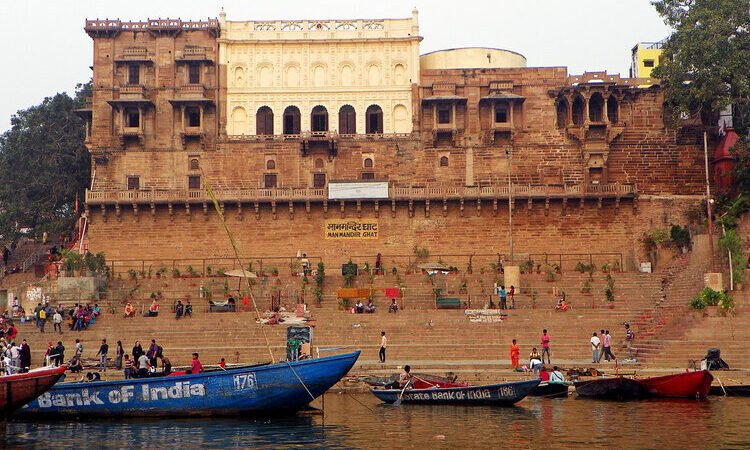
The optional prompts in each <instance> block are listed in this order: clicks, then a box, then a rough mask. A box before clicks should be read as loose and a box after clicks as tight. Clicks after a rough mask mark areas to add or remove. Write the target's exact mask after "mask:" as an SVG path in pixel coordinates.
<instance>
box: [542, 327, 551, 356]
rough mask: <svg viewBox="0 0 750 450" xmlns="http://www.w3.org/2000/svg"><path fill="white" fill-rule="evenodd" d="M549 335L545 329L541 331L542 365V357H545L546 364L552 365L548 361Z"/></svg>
mask: <svg viewBox="0 0 750 450" xmlns="http://www.w3.org/2000/svg"><path fill="white" fill-rule="evenodd" d="M549 340H550V339H549V334H547V329H546V328H545V329H544V330H542V364H544V355H545V354H546V355H547V364H552V361H550V349H549Z"/></svg>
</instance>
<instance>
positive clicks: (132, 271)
mask: <svg viewBox="0 0 750 450" xmlns="http://www.w3.org/2000/svg"><path fill="white" fill-rule="evenodd" d="M128 278H130V279H131V280H137V279H138V272H136V271H135V269H128Z"/></svg>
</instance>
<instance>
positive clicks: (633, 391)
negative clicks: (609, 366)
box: [574, 377, 646, 401]
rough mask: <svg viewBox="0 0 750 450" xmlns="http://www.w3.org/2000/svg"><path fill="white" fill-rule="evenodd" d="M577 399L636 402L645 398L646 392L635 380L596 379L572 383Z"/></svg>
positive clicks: (619, 378) (620, 378) (616, 378)
mask: <svg viewBox="0 0 750 450" xmlns="http://www.w3.org/2000/svg"><path fill="white" fill-rule="evenodd" d="M574 386H575V389H576V393H577V394H578V396H579V397H583V398H595V399H603V400H617V401H625V400H638V399H641V398H644V397H646V390H645V389H644V387H643V385H642V384H641V383H639V382H638V381H636V380H632V379H630V378H623V377H613V378H598V379H593V380H586V381H576V382H575V383H574Z"/></svg>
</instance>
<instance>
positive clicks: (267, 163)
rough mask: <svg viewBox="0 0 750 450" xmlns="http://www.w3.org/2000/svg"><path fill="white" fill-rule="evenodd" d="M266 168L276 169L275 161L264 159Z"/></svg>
mask: <svg viewBox="0 0 750 450" xmlns="http://www.w3.org/2000/svg"><path fill="white" fill-rule="evenodd" d="M266 170H276V161H274V160H273V159H269V160H268V161H266Z"/></svg>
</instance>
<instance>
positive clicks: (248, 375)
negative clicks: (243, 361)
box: [17, 351, 360, 418]
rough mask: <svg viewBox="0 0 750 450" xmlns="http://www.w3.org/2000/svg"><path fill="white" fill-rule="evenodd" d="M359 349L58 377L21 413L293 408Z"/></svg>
mask: <svg viewBox="0 0 750 450" xmlns="http://www.w3.org/2000/svg"><path fill="white" fill-rule="evenodd" d="M359 354H360V352H359V351H356V352H353V353H347V354H342V355H335V356H328V357H324V358H316V359H306V360H302V361H295V362H289V363H286V362H283V363H279V364H266V365H258V366H246V367H239V368H232V369H227V370H225V371H221V370H220V371H213V372H204V373H200V374H194V375H180V376H168V377H149V378H136V379H131V380H117V381H96V382H88V383H85V382H84V383H58V384H56V385H55V386H53V387H52V389H50V390H49V391H47V392H46V393H44V394H42V395H41V396H40V397H39V398H37V399H36V400H34V401H32V402H31V403H29V404H28V405H26V406H24V407H23V408H21V409H20V410H19V411H18V413H17V414H18V415H21V416H28V417H34V418H38V417H125V416H132V417H149V416H170V417H176V416H216V415H237V414H246V413H277V412H279V413H280V412H292V411H296V410H299V409H301V408H303V407H305V406H306V405H308V404H309V403H310V402H311V401H312V400H313V398H317V397H319V396H321V395H322V394H323V393H325V392H326V391H327V390H328V389H330V388H331V387H332V386H333V385H335V384H336V383H337V382H338V381H339V380H341V378H343V377H344V376H345V375H346V374H347V373H348V372H349V370H350V369H351V368H352V366H353V365H354V363H355V362H356V361H357V358H358V357H359ZM303 382H304V385H303ZM308 390H309V393H308Z"/></svg>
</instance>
